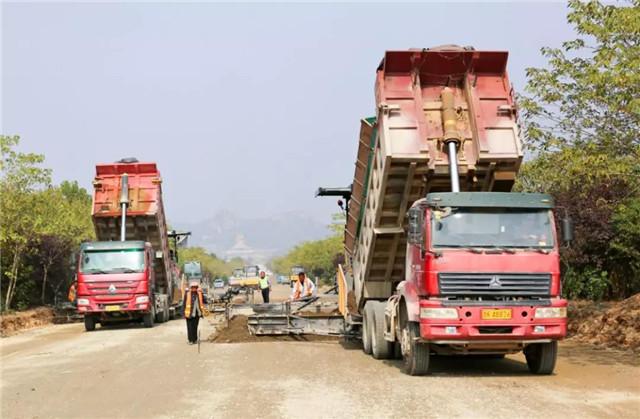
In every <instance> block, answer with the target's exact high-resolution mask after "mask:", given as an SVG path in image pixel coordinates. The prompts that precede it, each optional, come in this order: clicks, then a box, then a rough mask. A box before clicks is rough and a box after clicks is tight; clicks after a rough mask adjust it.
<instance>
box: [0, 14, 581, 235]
mask: <svg viewBox="0 0 640 419" xmlns="http://www.w3.org/2000/svg"><path fill="white" fill-rule="evenodd" d="M565 15H566V7H565V5H564V4H557V3H555V4H550V3H539V4H531V3H530V4H509V3H498V4H481V3H476V4H460V3H455V4H444V3H442V4H406V5H399V4H395V5H389V4H350V5H328V4H325V5H315V4H277V5H273V4H243V5H233V4H211V3H209V4H167V3H160V4H158V3H156V4H154V3H137V4H136V3H120V4H87V3H85V4H71V3H66V4H65V3H61V4H56V3H26V4H20V3H6V2H5V3H4V4H3V5H2V86H1V87H2V90H1V91H2V120H1V121H0V122H1V125H2V127H1V128H2V129H1V131H2V132H3V133H4V134H19V135H21V136H22V146H21V148H22V149H23V150H25V151H33V152H38V153H44V154H45V156H46V165H47V166H48V167H51V168H52V169H53V170H54V180H55V181H56V182H58V181H60V180H63V179H76V180H78V181H80V183H81V184H82V185H83V186H85V187H90V185H91V183H90V182H91V180H92V178H93V175H94V165H95V163H96V162H110V161H115V160H117V159H119V158H121V157H124V156H136V157H137V158H138V159H140V160H147V161H156V162H157V163H158V164H159V167H160V169H161V171H162V175H163V179H164V183H163V188H164V194H165V208H166V209H167V212H168V216H169V218H170V220H172V222H174V223H179V222H184V221H197V220H201V219H204V218H206V217H207V216H209V215H211V214H212V213H213V212H215V211H216V210H218V209H230V210H233V211H237V212H239V213H240V214H241V215H243V216H250V215H251V214H256V213H260V214H275V213H280V212H283V211H287V210H305V211H307V212H308V213H309V214H311V215H313V216H314V217H315V218H317V219H319V220H322V221H328V220H329V215H330V214H331V213H332V212H335V211H336V209H337V206H336V205H335V201H334V200H331V199H328V198H325V199H320V198H314V196H313V195H314V191H315V189H316V188H317V187H318V186H345V185H347V184H349V183H350V182H351V180H352V176H353V167H354V161H355V151H356V146H357V134H358V130H359V119H360V118H361V117H365V116H370V115H373V114H374V96H373V83H374V76H375V69H376V66H377V65H378V63H379V61H380V59H381V57H382V55H383V51H384V50H386V49H406V48H422V47H430V46H435V45H439V44H451V43H456V44H461V45H473V46H475V47H476V49H492V50H501V49H505V50H509V51H510V61H509V71H510V74H511V79H512V82H513V83H514V84H515V87H516V89H521V88H522V87H523V85H524V81H525V68H526V67H529V66H540V65H542V64H543V63H544V60H543V59H542V58H541V56H540V53H539V49H540V47H542V46H557V45H559V44H560V42H562V41H563V40H567V39H570V38H572V37H573V32H572V29H571V28H570V27H569V26H568V24H567V23H566V17H565Z"/></svg>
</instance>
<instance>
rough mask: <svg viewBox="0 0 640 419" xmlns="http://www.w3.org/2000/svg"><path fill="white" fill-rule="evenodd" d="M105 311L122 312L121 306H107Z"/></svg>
mask: <svg viewBox="0 0 640 419" xmlns="http://www.w3.org/2000/svg"><path fill="white" fill-rule="evenodd" d="M104 309H105V310H106V311H120V306H106V307H105V308H104Z"/></svg>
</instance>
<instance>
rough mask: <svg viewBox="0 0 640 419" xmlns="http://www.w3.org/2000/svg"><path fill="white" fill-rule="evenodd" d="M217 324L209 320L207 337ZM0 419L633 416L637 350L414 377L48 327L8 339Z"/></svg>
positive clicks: (280, 352) (639, 373) (168, 330)
mask: <svg viewBox="0 0 640 419" xmlns="http://www.w3.org/2000/svg"><path fill="white" fill-rule="evenodd" d="M211 332H212V326H211V325H209V324H208V322H206V321H205V322H202V332H201V333H202V336H203V337H204V336H208V334H210V333H211ZM0 354H1V355H0V360H1V364H2V365H1V366H0V373H1V380H0V392H1V393H0V394H1V395H2V400H1V402H0V408H1V411H0V413H1V414H0V416H2V417H3V418H33V417H40V418H43V417H47V418H50V417H54V418H55V417H59V418H76V417H77V418H88V417H96V418H101V417H127V418H129V417H136V418H138V417H143V418H145V417H156V418H183V417H187V418H190V417H193V418H206V417H215V418H218V417H220V418H226V417H311V418H314V417H318V418H325V417H327V418H328V417H343V418H345V417H347V418H348V417H374V416H375V417H378V418H385V417H389V418H391V417H402V416H405V417H423V416H430V417H487V418H489V417H491V418H500V417H514V416H518V417H546V418H548V417H565V416H566V415H567V413H569V412H571V415H572V416H582V417H619V418H620V417H636V415H637V412H638V410H639V409H640V365H639V363H638V359H637V356H634V355H633V353H630V352H620V351H612V350H599V349H593V348H592V347H590V346H586V345H584V344H579V343H573V342H572V343H563V344H562V345H561V350H560V358H559V362H558V367H557V370H556V374H555V375H553V376H547V377H539V376H532V375H530V374H529V373H528V371H527V368H526V365H525V363H524V359H523V357H522V356H521V355H515V356H509V357H508V358H506V359H504V360H478V359H467V358H439V359H436V360H435V361H434V374H433V375H432V376H429V377H408V376H406V375H403V374H402V373H401V372H400V370H399V364H398V362H396V361H386V362H382V361H376V360H374V359H373V358H371V357H369V356H366V355H364V354H363V353H362V351H361V350H360V349H359V348H358V347H357V345H354V344H345V343H340V342H253V343H238V344H215V343H203V344H202V346H201V353H198V349H197V347H196V346H189V345H187V344H186V328H185V325H184V321H181V320H176V321H172V322H170V323H166V324H162V325H158V326H156V327H154V328H153V329H145V328H142V327H139V326H121V327H112V328H105V329H101V330H100V329H99V330H96V331H95V332H92V333H85V332H84V330H83V326H82V325H81V324H68V325H57V326H50V327H46V328H42V329H37V330H31V331H28V332H25V333H23V334H21V335H18V336H13V337H9V338H3V339H0Z"/></svg>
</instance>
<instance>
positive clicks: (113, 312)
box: [77, 295, 151, 318]
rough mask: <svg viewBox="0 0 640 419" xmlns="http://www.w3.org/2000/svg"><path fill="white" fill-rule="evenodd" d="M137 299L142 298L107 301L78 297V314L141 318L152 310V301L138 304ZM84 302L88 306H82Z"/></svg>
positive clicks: (135, 296) (133, 297)
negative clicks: (85, 301)
mask: <svg viewBox="0 0 640 419" xmlns="http://www.w3.org/2000/svg"><path fill="white" fill-rule="evenodd" d="M137 297H140V295H133V296H132V297H131V298H127V299H126V300H113V301H106V300H97V299H96V298H91V297H85V296H78V306H77V307H78V313H79V314H92V315H96V316H100V317H129V318H134V317H139V316H142V315H143V314H146V313H148V312H149V311H150V310H151V301H148V302H144V303H137V302H136V298H137ZM82 300H87V302H88V304H80V303H81V302H82Z"/></svg>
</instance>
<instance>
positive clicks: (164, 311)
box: [156, 304, 169, 323]
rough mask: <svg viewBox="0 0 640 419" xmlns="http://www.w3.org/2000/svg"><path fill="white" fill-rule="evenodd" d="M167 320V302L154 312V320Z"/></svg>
mask: <svg viewBox="0 0 640 419" xmlns="http://www.w3.org/2000/svg"><path fill="white" fill-rule="evenodd" d="M168 321H169V307H168V306H167V304H163V305H162V311H160V312H158V313H157V314H156V322H158V323H165V322H168Z"/></svg>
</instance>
